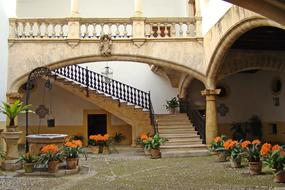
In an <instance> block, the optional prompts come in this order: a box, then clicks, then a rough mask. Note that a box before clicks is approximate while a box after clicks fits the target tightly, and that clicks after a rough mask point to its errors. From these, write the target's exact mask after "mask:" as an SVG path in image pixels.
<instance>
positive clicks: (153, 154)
mask: <svg viewBox="0 0 285 190" xmlns="http://www.w3.org/2000/svg"><path fill="white" fill-rule="evenodd" d="M150 155H151V158H152V159H158V158H161V152H160V150H159V149H150Z"/></svg>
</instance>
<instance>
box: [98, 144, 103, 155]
mask: <svg viewBox="0 0 285 190" xmlns="http://www.w3.org/2000/svg"><path fill="white" fill-rule="evenodd" d="M103 151H104V146H101V145H99V146H98V154H102V153H103Z"/></svg>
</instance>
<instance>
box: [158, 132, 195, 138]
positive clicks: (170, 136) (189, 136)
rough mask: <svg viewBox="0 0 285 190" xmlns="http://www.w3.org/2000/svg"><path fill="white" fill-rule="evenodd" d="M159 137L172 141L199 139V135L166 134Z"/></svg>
mask: <svg viewBox="0 0 285 190" xmlns="http://www.w3.org/2000/svg"><path fill="white" fill-rule="evenodd" d="M160 136H162V137H164V138H167V139H174V138H199V135H197V134H176V133H175V134H174V133H168V134H161V133H160Z"/></svg>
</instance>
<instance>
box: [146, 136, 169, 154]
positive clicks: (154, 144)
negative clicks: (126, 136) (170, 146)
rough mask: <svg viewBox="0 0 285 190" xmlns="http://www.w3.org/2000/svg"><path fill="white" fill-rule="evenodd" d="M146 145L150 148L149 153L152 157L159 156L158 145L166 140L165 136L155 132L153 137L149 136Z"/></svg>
mask: <svg viewBox="0 0 285 190" xmlns="http://www.w3.org/2000/svg"><path fill="white" fill-rule="evenodd" d="M147 141H148V143H147V146H149V148H150V155H151V158H152V159H158V158H161V152H160V146H161V145H162V144H163V143H164V142H165V141H166V139H165V138H162V137H160V136H159V135H158V134H155V135H154V137H153V138H149V139H148V140H147Z"/></svg>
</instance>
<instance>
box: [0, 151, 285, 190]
mask: <svg viewBox="0 0 285 190" xmlns="http://www.w3.org/2000/svg"><path fill="white" fill-rule="evenodd" d="M80 163H81V171H80V173H78V174H75V175H70V176H65V177H20V176H17V175H15V173H13V172H12V173H9V172H7V173H6V172H2V173H1V176H0V189H1V190H24V189H27V190H28V189H29V190H30V189H35V190H41V189H44V190H49V189H51V190H52V189H54V190H65V189H66V190H67V189H69V190H79V189H84V190H85V189H86V190H88V189H96V190H100V189H108V190H109V189H110V190H111V189H285V185H284V184H276V183H274V182H273V181H272V174H271V173H270V170H268V169H264V171H263V172H264V173H263V175H259V176H250V175H249V173H248V167H243V168H241V169H232V168H230V164H229V162H225V163H219V162H217V161H216V156H215V155H213V156H208V157H188V158H163V159H158V160H152V159H150V158H148V157H146V156H144V155H143V154H142V153H141V152H139V150H135V149H134V150H122V151H120V153H119V154H110V155H97V154H96V155H95V154H89V156H88V159H87V160H85V159H84V158H81V160H80ZM244 165H245V164H244Z"/></svg>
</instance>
